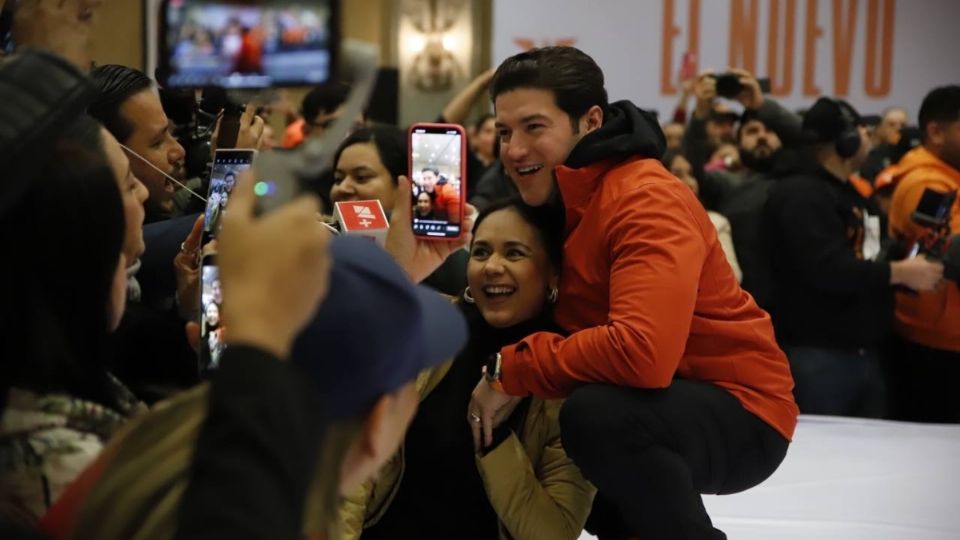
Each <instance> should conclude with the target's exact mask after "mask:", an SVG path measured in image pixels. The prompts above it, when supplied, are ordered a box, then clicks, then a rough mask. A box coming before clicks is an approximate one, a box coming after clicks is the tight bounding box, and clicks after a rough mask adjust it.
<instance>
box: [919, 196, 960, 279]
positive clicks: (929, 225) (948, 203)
mask: <svg viewBox="0 0 960 540" xmlns="http://www.w3.org/2000/svg"><path fill="white" fill-rule="evenodd" d="M956 201H957V191H947V192H944V191H938V190H935V189H931V188H926V189H924V190H923V194H922V195H921V196H920V202H918V203H917V208H916V210H914V211H913V214H911V216H910V218H911V220H912V221H913V222H914V223H916V224H917V225H920V226H922V227H924V228H925V229H927V230H928V231H929V232H928V234H926V235H924V236H923V237H922V238H920V239H919V241H918V242H917V245H916V246H915V248H914V249H915V250H916V251H917V252H918V253H922V254H924V255H926V256H927V257H930V258H932V259H936V260H939V261H943V264H944V277H945V278H947V279H950V280H952V281H954V282H957V283H960V235H954V236H951V235H950V232H951V231H950V220H951V218H952V210H953V206H954V204H956Z"/></svg>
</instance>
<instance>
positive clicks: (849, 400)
mask: <svg viewBox="0 0 960 540" xmlns="http://www.w3.org/2000/svg"><path fill="white" fill-rule="evenodd" d="M783 351H784V352H785V353H787V358H789V359H790V371H791V372H792V373H793V381H794V384H795V386H794V388H793V395H794V397H796V399H797V405H798V406H799V407H800V412H802V413H804V414H829V415H834V416H858V417H866V418H883V417H885V416H886V408H887V407H886V401H887V399H886V394H887V392H886V384H885V383H884V380H883V368H882V365H881V362H880V355H879V353H878V352H877V351H876V350H875V349H826V348H822V347H800V346H790V345H788V346H785V347H784V348H783Z"/></svg>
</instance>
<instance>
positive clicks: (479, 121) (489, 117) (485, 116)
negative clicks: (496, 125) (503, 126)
mask: <svg viewBox="0 0 960 540" xmlns="http://www.w3.org/2000/svg"><path fill="white" fill-rule="evenodd" d="M496 118H497V117H496V116H495V115H493V114H490V113H486V114H483V115H481V116H480V118H477V121H476V122H474V123H473V129H474V131H480V130H481V129H483V125H484V124H486V123H487V120H493V119H496Z"/></svg>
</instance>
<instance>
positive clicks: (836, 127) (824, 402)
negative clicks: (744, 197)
mask: <svg viewBox="0 0 960 540" xmlns="http://www.w3.org/2000/svg"><path fill="white" fill-rule="evenodd" d="M803 130H804V132H805V135H807V136H808V137H809V138H810V140H809V142H810V143H811V150H812V154H813V155H812V158H813V161H814V162H815V167H814V168H813V170H811V171H809V172H802V173H797V174H795V175H793V176H791V177H789V178H785V179H784V180H782V181H780V182H779V183H778V184H777V185H776V186H774V187H773V189H772V190H771V193H770V197H769V200H768V201H767V207H766V210H767V215H766V219H767V222H768V226H769V227H770V229H771V234H772V236H771V239H772V244H771V247H772V250H773V261H772V262H773V268H772V270H773V274H774V278H775V280H776V284H777V303H776V306H775V308H774V311H773V316H774V324H775V326H776V331H777V338H778V340H779V341H780V344H781V346H782V347H783V348H784V351H785V352H786V353H787V356H788V357H789V358H790V364H791V370H792V372H793V376H794V379H795V381H796V388H795V389H794V393H795V395H796V398H797V404H798V405H799V406H800V411H801V412H804V413H810V414H834V415H844V416H858V415H865V416H880V415H882V414H883V412H884V403H883V402H884V385H883V380H882V377H881V374H880V357H879V348H880V346H881V345H882V344H883V342H884V339H885V338H886V336H887V333H888V329H889V327H890V325H891V322H892V315H893V287H891V285H903V286H906V287H909V288H910V289H913V290H917V291H927V290H932V289H933V288H935V287H936V286H937V284H938V283H939V282H940V280H941V278H942V276H943V265H942V264H940V263H936V262H931V261H929V260H927V259H925V258H923V257H914V258H910V259H907V260H903V261H897V262H892V263H891V262H884V261H882V260H880V253H881V233H882V231H881V227H880V219H879V217H878V211H877V210H876V208H875V207H874V205H873V204H872V203H870V202H869V201H868V200H866V199H864V198H863V197H861V196H860V195H859V193H858V192H857V191H856V190H855V189H854V188H853V187H852V186H851V185H850V184H849V182H848V179H849V177H850V175H851V174H852V173H853V172H854V171H856V170H857V169H858V168H859V167H860V166H861V165H862V164H863V161H864V159H865V158H866V156H867V153H868V152H869V151H870V142H869V139H868V136H867V133H866V129H865V128H864V127H863V126H862V125H861V121H860V118H859V115H858V114H857V112H856V111H855V110H854V109H853V107H851V106H850V105H849V104H847V103H845V102H840V101H834V100H832V99H829V98H820V99H819V100H817V102H816V103H815V104H814V105H813V107H811V109H810V110H809V111H808V112H807V113H806V115H805V116H804V119H803Z"/></svg>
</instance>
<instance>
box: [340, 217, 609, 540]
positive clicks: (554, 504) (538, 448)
mask: <svg viewBox="0 0 960 540" xmlns="http://www.w3.org/2000/svg"><path fill="white" fill-rule="evenodd" d="M556 218H557V216H555V215H552V214H550V211H549V210H544V209H531V208H529V207H526V206H525V205H523V203H522V202H520V201H519V199H517V200H511V201H505V202H503V203H501V204H495V205H493V206H491V207H490V208H488V209H486V210H485V211H484V213H483V214H481V215H480V216H479V217H478V219H477V222H476V227H475V229H474V230H475V233H474V240H473V244H472V246H471V252H470V260H469V263H468V266H467V282H468V284H469V287H468V288H467V290H466V291H464V293H463V295H462V297H461V298H460V299H458V305H459V307H460V308H461V310H462V312H463V313H464V315H465V317H466V318H467V321H468V325H469V328H470V334H471V335H470V341H469V343H468V345H467V347H466V349H465V350H464V351H463V352H461V353H460V354H459V355H458V356H457V357H456V358H455V359H454V360H451V361H450V362H448V363H446V364H444V365H442V366H440V367H438V368H436V369H433V370H430V371H427V372H424V373H422V374H421V376H420V377H419V379H418V380H417V389H418V391H419V393H420V396H421V402H420V410H419V412H418V413H417V416H416V418H415V419H414V421H413V424H412V425H411V427H410V430H409V431H408V432H407V435H406V439H405V442H404V445H403V446H402V447H401V450H400V451H399V452H398V453H397V454H396V455H395V456H394V457H393V458H392V459H391V460H390V461H389V462H388V463H387V465H386V466H385V467H384V468H383V470H382V471H381V473H380V474H379V475H378V477H376V478H375V479H374V480H372V481H370V482H367V483H366V484H365V485H364V486H363V488H362V490H361V491H360V492H358V493H356V494H355V495H354V496H352V497H350V498H349V499H348V500H347V501H345V503H344V505H343V508H342V518H343V522H342V524H341V525H342V527H341V529H342V531H343V532H344V533H345V537H346V538H352V539H357V538H362V539H363V540H378V539H382V538H418V539H430V538H458V539H478V540H480V539H485V540H493V539H496V538H503V539H507V538H512V539H516V540H536V539H550V540H562V539H568V538H569V539H576V538H578V537H579V536H580V533H581V531H582V529H583V524H584V522H585V521H586V519H587V515H588V514H589V512H590V506H591V502H592V500H593V495H594V489H593V487H592V486H590V484H589V483H587V481H586V480H584V479H583V477H582V476H581V475H580V471H579V470H578V469H577V467H576V466H575V465H574V464H573V462H572V461H571V460H570V458H568V457H567V455H566V453H565V452H564V450H563V446H562V444H561V441H560V426H559V424H558V422H557V415H558V413H559V410H560V403H559V402H555V401H543V400H539V399H532V398H531V399H528V400H525V402H524V403H523V404H522V405H521V406H519V407H518V408H517V410H516V411H515V412H514V413H513V414H512V416H511V417H510V419H509V420H508V421H507V422H506V423H505V424H504V426H502V428H498V430H496V431H495V432H494V438H493V439H494V440H493V444H492V445H490V446H489V447H486V448H480V447H477V446H476V443H475V442H474V439H473V436H472V434H471V427H470V425H469V424H468V423H467V422H464V418H466V417H467V416H468V415H467V404H468V403H469V400H470V394H471V391H472V390H473V387H474V386H475V385H476V380H477V376H478V375H479V374H480V372H481V370H482V368H483V367H484V366H485V365H486V364H487V363H488V362H489V360H490V357H491V354H493V353H495V352H496V351H498V350H500V348H501V347H502V346H504V345H508V344H510V343H515V342H517V341H519V340H520V339H522V338H523V337H526V336H527V335H529V334H531V333H533V332H536V331H543V330H553V331H558V332H559V331H560V330H559V329H557V328H555V327H554V325H553V324H552V322H551V321H550V311H551V310H550V305H551V303H552V302H555V301H556V294H557V292H556V291H557V289H556V285H557V280H558V269H559V268H560V253H561V251H562V246H561V245H560V238H561V236H562V219H556Z"/></svg>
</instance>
